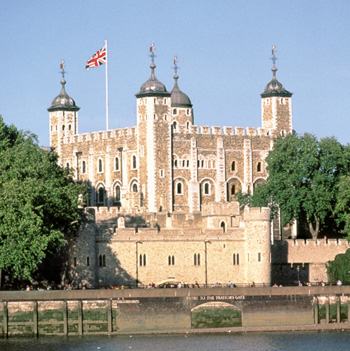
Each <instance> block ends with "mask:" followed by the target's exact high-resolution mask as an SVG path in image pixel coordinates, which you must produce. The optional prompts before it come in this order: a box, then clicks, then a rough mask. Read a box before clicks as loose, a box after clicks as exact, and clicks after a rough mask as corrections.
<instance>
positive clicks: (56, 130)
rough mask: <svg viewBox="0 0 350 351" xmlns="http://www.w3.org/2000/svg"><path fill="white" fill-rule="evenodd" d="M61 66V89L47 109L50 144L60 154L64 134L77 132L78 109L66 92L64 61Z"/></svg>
mask: <svg viewBox="0 0 350 351" xmlns="http://www.w3.org/2000/svg"><path fill="white" fill-rule="evenodd" d="M60 68H61V75H62V79H61V91H60V93H59V94H58V95H57V96H56V97H55V98H54V99H53V100H52V103H51V106H50V107H49V108H48V109H47V110H48V111H49V117H50V146H51V148H54V149H56V152H57V153H58V155H59V156H60V145H61V143H62V139H63V138H64V137H66V136H71V135H75V134H77V133H78V111H79V107H78V106H76V104H75V101H74V100H73V99H72V98H71V97H70V96H69V95H68V94H67V92H66V88H65V86H66V80H65V79H64V76H65V70H64V62H63V61H62V62H61V64H60Z"/></svg>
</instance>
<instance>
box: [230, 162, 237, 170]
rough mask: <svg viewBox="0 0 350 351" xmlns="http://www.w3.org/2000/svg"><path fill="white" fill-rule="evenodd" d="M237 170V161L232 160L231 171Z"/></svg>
mask: <svg viewBox="0 0 350 351" xmlns="http://www.w3.org/2000/svg"><path fill="white" fill-rule="evenodd" d="M235 170H236V161H232V163H231V171H232V172H234V171H235Z"/></svg>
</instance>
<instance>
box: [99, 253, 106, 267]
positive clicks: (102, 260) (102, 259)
mask: <svg viewBox="0 0 350 351" xmlns="http://www.w3.org/2000/svg"><path fill="white" fill-rule="evenodd" d="M98 265H99V266H100V267H106V255H99V256H98Z"/></svg>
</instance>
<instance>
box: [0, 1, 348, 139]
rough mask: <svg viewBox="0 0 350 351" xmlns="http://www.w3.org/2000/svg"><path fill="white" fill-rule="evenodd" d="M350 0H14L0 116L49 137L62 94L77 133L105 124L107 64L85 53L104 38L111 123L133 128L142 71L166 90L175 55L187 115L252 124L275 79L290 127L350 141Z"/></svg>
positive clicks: (7, 16)
mask: <svg viewBox="0 0 350 351" xmlns="http://www.w3.org/2000/svg"><path fill="white" fill-rule="evenodd" d="M349 18H350V1H345V0H344V1H340V0H339V1H336V0H333V1H299V0H294V1H269V0H264V1H260V0H256V1H235V0H227V1H225V0H216V1H209V0H202V1H200V0H197V1H195V0H184V1H182V0H178V1H177V0H172V1H168V0H162V1H157V0H147V1H142V0H140V1H136V0H127V1H112V0H100V1H96V0H95V1H91V0H70V1H66V0H60V1H53V0H31V1H28V0H12V1H6V2H5V1H2V4H1V8H0V28H1V34H2V35H1V36H0V48H1V52H2V57H3V64H2V65H1V66H0V79H1V85H0V114H2V115H3V117H4V119H5V121H6V122H7V123H13V124H15V125H16V126H17V127H19V128H20V129H24V130H30V131H32V132H33V133H35V134H37V135H38V137H39V142H40V144H41V145H44V146H47V145H48V140H49V138H48V112H47V110H46V109H47V107H48V106H49V105H50V103H51V101H52V99H53V98H54V97H55V96H56V95H57V94H58V93H59V90H60V84H59V80H60V74H59V62H60V60H61V59H64V60H65V62H66V71H67V74H66V80H67V91H68V93H69V94H70V95H71V96H72V97H73V98H74V99H75V101H76V103H77V105H78V106H79V107H80V108H81V110H80V111H79V130H80V132H87V131H94V130H103V129H104V127H105V121H104V120H105V117H104V116H105V111H104V94H105V91H104V69H103V67H100V68H98V69H92V70H89V71H86V70H85V69H84V64H85V62H86V60H87V59H88V58H89V57H90V56H91V55H92V54H93V53H94V52H95V51H96V50H97V49H99V48H100V47H101V46H102V45H103V41H104V39H108V45H109V49H110V50H109V85H110V89H109V98H110V127H111V128H119V127H127V126H134V125H135V124H136V117H135V111H136V107H135V102H136V101H135V96H134V94H135V93H136V92H137V91H138V89H139V87H140V86H141V84H142V83H143V82H144V81H145V80H147V79H148V77H149V57H148V47H149V44H150V43H151V42H155V44H156V47H157V51H156V55H157V57H156V64H157V77H158V79H159V80H161V81H162V82H163V83H164V84H165V85H166V86H167V88H168V90H169V91H170V90H171V88H172V85H173V79H172V75H173V71H172V58H173V55H174V54H176V55H177V56H178V59H179V67H180V70H179V75H180V80H179V85H180V87H181V89H182V90H183V91H184V92H186V93H187V94H188V95H189V96H190V98H191V100H192V103H193V106H194V113H195V123H196V124H200V125H221V126H242V127H245V126H252V127H258V126H260V93H261V92H262V91H263V89H264V87H265V85H266V83H267V82H268V81H269V80H270V78H271V70H270V69H271V60H270V56H271V46H272V44H276V45H277V56H278V61H277V66H278V69H279V70H278V72H277V76H278V79H279V80H280V81H281V82H282V83H283V84H284V86H285V88H287V89H288V90H289V91H291V92H293V93H294V95H293V117H294V128H295V129H296V130H297V131H298V132H299V133H303V132H306V131H307V132H310V133H313V134H315V135H317V136H318V137H324V136H335V137H337V138H338V139H339V140H340V141H341V142H343V143H349V142H350V128H349V121H350V45H349V40H350V39H349V38H350V20H349Z"/></svg>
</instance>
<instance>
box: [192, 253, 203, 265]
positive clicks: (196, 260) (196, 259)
mask: <svg viewBox="0 0 350 351" xmlns="http://www.w3.org/2000/svg"><path fill="white" fill-rule="evenodd" d="M193 261H194V265H195V266H200V265H201V255H200V254H199V253H197V254H194V255H193Z"/></svg>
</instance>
